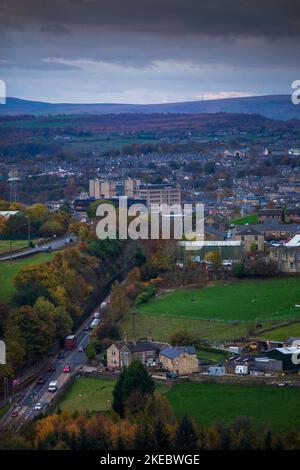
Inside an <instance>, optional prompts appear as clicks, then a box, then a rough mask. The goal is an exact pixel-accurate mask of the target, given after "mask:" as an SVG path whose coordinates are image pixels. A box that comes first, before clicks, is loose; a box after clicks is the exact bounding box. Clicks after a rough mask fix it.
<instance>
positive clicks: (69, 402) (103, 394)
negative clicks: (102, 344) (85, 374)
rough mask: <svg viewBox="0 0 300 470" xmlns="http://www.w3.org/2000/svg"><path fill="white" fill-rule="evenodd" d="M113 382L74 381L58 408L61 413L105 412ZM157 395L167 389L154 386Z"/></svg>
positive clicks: (94, 380)
mask: <svg viewBox="0 0 300 470" xmlns="http://www.w3.org/2000/svg"><path fill="white" fill-rule="evenodd" d="M115 383H116V381H115V380H101V379H94V378H79V379H76V381H75V382H74V384H73V385H72V386H71V388H70V390H69V391H68V392H67V394H66V395H65V397H64V398H63V400H62V401H61V403H60V404H59V407H60V408H61V409H62V410H63V411H69V412H70V413H73V412H74V411H79V412H85V411H106V410H109V409H110V408H111V401H112V392H113V388H114V386H115ZM155 389H156V392H157V393H165V392H166V391H167V387H166V386H164V385H157V384H156V387H155Z"/></svg>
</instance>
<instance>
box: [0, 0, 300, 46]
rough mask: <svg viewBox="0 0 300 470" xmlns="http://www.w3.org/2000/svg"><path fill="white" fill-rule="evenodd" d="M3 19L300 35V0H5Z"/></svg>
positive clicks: (194, 31)
mask: <svg viewBox="0 0 300 470" xmlns="http://www.w3.org/2000/svg"><path fill="white" fill-rule="evenodd" d="M2 13H3V16H4V20H5V18H6V21H9V22H11V23H12V22H13V21H15V22H16V23H18V22H19V21H20V19H21V18H22V20H23V21H24V22H28V23H36V24H40V25H41V26H42V25H43V24H44V23H46V24H48V23H53V24H57V25H59V24H63V25H65V26H68V25H79V26H82V27H84V28H91V29H96V30H100V31H123V32H124V31H127V32H134V31H138V32H145V33H155V34H160V35H168V34H171V35H175V34H176V35H178V34H181V35H182V34H195V35H212V36H264V37H270V38H281V37H293V36H294V37H295V36H299V35H300V2H299V0H264V1H262V0H200V1H199V0H52V1H51V2H47V1H43V2H42V1H40V0H19V1H17V0H5V1H4V2H3V6H2Z"/></svg>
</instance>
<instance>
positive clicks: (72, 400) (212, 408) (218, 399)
mask: <svg viewBox="0 0 300 470" xmlns="http://www.w3.org/2000/svg"><path fill="white" fill-rule="evenodd" d="M114 385H115V380H100V379H94V378H80V379H76V381H75V382H74V384H73V385H72V387H71V388H70V390H69V391H68V392H67V394H66V396H65V397H64V398H63V399H62V401H61V403H60V404H59V407H60V408H61V409H62V410H63V411H69V412H70V413H73V412H74V411H79V412H85V411H107V410H109V409H110V408H111V401H112V391H113V388H114ZM156 392H157V393H164V394H165V396H166V397H167V398H168V400H169V401H170V403H171V405H172V407H173V408H174V411H175V413H176V415H177V416H178V417H181V416H183V415H184V414H187V415H189V416H193V417H194V418H195V419H196V420H197V421H198V422H199V423H200V424H203V425H208V424H211V423H213V422H216V421H223V422H231V421H233V420H234V419H236V418H238V417H239V416H247V417H249V418H251V419H253V420H254V421H256V422H259V423H264V424H269V425H270V426H271V427H272V428H273V429H276V430H285V429H289V428H291V427H296V426H298V427H299V426H300V424H299V423H300V408H299V400H300V390H298V389H297V388H295V389H289V388H281V387H277V388H276V387H271V386H242V385H223V384H195V383H184V384H179V385H176V386H174V387H173V388H172V389H168V388H167V386H166V385H156Z"/></svg>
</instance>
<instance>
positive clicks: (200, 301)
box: [136, 278, 300, 322]
mask: <svg viewBox="0 0 300 470" xmlns="http://www.w3.org/2000/svg"><path fill="white" fill-rule="evenodd" d="M295 304H300V278H279V279H278V278H277V279H272V280H265V281H263V280H259V281H258V280H255V281H239V282H236V283H233V284H225V285H218V286H214V287H207V288H203V289H194V290H184V289H182V290H177V291H174V292H172V293H169V294H166V295H164V296H162V297H156V298H154V299H152V300H150V301H149V302H148V303H146V304H142V305H141V306H139V307H138V308H137V309H136V310H137V312H139V313H151V314H155V315H163V316H166V317H181V318H186V319H199V320H213V321H223V322H230V321H233V322H253V321H256V320H259V321H271V320H280V319H290V318H295V319H296V318H299V319H300V309H297V308H296V307H295Z"/></svg>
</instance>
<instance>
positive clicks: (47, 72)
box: [0, 0, 300, 103]
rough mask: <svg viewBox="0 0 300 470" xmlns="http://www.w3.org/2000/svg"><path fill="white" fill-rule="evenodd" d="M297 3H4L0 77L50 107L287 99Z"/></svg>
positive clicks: (299, 73)
mask: <svg viewBox="0 0 300 470" xmlns="http://www.w3.org/2000/svg"><path fill="white" fill-rule="evenodd" d="M299 36H300V0H19V1H17V0H0V66H1V72H0V78H1V79H4V80H5V81H6V83H7V89H8V90H9V93H10V94H11V95H15V96H19V97H24V98H29V99H39V100H47V99H48V100H50V101H56V102H57V101H80V102H83V101H88V102H93V101H98V102H100V101H106V102H139V103H142V102H162V101H163V102H166V101H183V100H193V99H201V96H202V93H204V94H205V97H210V98H211V97H218V96H220V97H225V96H241V95H249V94H272V93H288V92H289V89H290V84H291V82H292V81H293V80H295V79H299V77H300V63H299Z"/></svg>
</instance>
